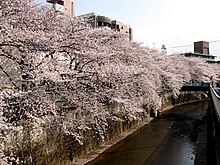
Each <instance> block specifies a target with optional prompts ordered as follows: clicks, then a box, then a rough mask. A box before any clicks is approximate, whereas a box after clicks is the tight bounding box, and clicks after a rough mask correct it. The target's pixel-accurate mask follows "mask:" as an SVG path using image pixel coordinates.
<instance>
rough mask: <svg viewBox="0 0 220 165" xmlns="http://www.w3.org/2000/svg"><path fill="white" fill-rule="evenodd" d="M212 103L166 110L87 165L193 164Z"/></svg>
mask: <svg viewBox="0 0 220 165" xmlns="http://www.w3.org/2000/svg"><path fill="white" fill-rule="evenodd" d="M208 103H209V102H198V103H191V104H186V105H182V106H177V107H174V108H172V109H170V110H167V111H164V112H163V113H162V114H161V115H160V116H159V117H158V118H155V119H154V120H152V121H151V122H150V124H148V125H146V126H144V127H142V128H141V129H140V130H138V131H136V132H135V133H133V134H132V135H130V136H128V137H127V138H125V139H124V140H122V141H120V142H119V143H117V144H115V145H113V146H112V147H111V148H109V149H107V150H106V151H105V152H103V153H102V154H101V155H99V156H98V157H97V158H96V159H94V160H93V161H91V162H89V163H87V165H193V164H194V159H195V143H196V140H197V137H198V133H199V131H200V129H199V126H200V125H201V124H202V123H203V122H204V120H205V119H204V116H205V113H206V110H207V108H208Z"/></svg>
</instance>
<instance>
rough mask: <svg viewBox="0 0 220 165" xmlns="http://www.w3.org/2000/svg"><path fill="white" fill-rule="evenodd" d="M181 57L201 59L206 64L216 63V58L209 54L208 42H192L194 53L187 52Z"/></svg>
mask: <svg viewBox="0 0 220 165" xmlns="http://www.w3.org/2000/svg"><path fill="white" fill-rule="evenodd" d="M181 55H184V56H186V57H197V58H203V59H205V60H206V62H208V63H217V61H215V58H216V56H214V55H210V54H209V42H206V41H198V42H194V53H192V52H188V53H183V54H181Z"/></svg>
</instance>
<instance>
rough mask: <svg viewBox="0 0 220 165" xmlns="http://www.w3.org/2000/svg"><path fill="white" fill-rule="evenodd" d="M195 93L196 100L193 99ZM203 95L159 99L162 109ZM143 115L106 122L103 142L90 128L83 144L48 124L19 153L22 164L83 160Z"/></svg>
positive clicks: (51, 164) (117, 110) (68, 163)
mask: <svg viewBox="0 0 220 165" xmlns="http://www.w3.org/2000/svg"><path fill="white" fill-rule="evenodd" d="M195 94H196V95H197V97H195ZM198 96H199V97H198ZM203 96H204V98H206V97H205V95H203V94H202V93H197V92H182V93H181V95H180V97H178V98H174V97H173V96H172V94H170V93H168V94H164V95H163V96H162V105H163V106H162V110H163V109H164V108H167V107H170V106H174V105H177V104H182V103H186V102H190V101H195V100H200V99H204V98H203ZM121 108H122V106H121V105H120V104H117V103H114V104H113V105H111V106H109V107H108V108H107V109H108V110H111V111H114V112H115V115H116V116H118V117H121V116H122V115H123V114H121V113H120V112H121V111H122V110H121ZM146 112H148V114H146V115H143V118H142V119H141V120H134V121H132V122H129V121H126V120H124V121H113V120H108V126H109V127H108V131H107V132H106V134H105V138H104V139H102V138H100V137H99V135H97V133H96V131H95V130H93V129H88V130H86V131H82V132H81V134H82V135H83V137H84V140H83V145H80V144H79V143H77V142H76V139H74V138H73V137H72V136H67V135H65V134H64V133H63V132H62V130H59V129H55V128H54V127H56V124H54V125H49V126H48V127H47V128H44V129H41V130H40V129H39V130H35V131H34V132H40V136H39V137H40V138H39V139H35V140H30V142H29V143H28V144H26V146H27V145H29V146H28V147H26V148H23V149H22V151H20V156H21V157H23V159H25V160H26V162H25V164H27V165H28V164H35V165H44V164H45V165H60V164H62V165H71V164H72V163H71V162H72V161H73V160H74V159H75V158H80V157H82V156H83V155H85V154H86V153H89V152H91V151H92V150H94V149H95V148H97V147H98V146H100V145H101V144H103V143H104V142H106V141H110V140H112V139H114V138H115V137H117V136H119V135H120V134H121V133H123V132H125V131H127V130H130V129H132V128H134V127H135V126H137V125H139V124H141V123H142V122H143V121H144V120H146V119H147V118H149V110H146ZM35 129H36V128H35ZM51 130H53V132H51ZM54 130H57V131H54ZM30 155H31V157H30Z"/></svg>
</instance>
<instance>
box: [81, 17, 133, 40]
mask: <svg viewBox="0 0 220 165" xmlns="http://www.w3.org/2000/svg"><path fill="white" fill-rule="evenodd" d="M79 17H82V18H86V20H87V22H88V23H89V24H91V26H92V27H93V28H98V27H105V28H109V29H112V30H116V31H119V32H122V33H125V34H127V35H128V38H129V40H133V30H132V28H131V27H130V26H129V25H125V24H124V23H122V22H120V21H118V20H112V19H111V18H109V17H106V16H102V15H99V14H96V13H88V14H84V15H80V16H79Z"/></svg>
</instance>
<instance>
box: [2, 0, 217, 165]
mask: <svg viewBox="0 0 220 165" xmlns="http://www.w3.org/2000/svg"><path fill="white" fill-rule="evenodd" d="M0 32H1V33H0V58H1V61H5V62H4V63H0V72H1V75H4V76H3V77H4V79H7V80H8V81H7V83H9V84H10V86H11V93H7V92H5V91H6V90H5V88H4V86H3V85H2V86H0V87H1V98H0V101H1V103H0V110H1V113H0V124H1V131H0V132H1V134H0V140H1V144H3V145H2V146H4V147H1V148H0V156H1V157H2V159H1V160H0V161H2V162H7V161H9V162H10V161H11V162H13V163H15V164H16V163H21V162H23V163H30V162H31V157H33V156H34V154H32V153H31V151H32V150H33V148H31V149H29V148H27V146H29V147H31V146H33V144H34V143H33V141H37V138H38V137H39V136H41V130H46V131H48V132H47V133H48V134H51V135H53V134H54V132H56V133H57V134H58V136H56V137H55V135H54V139H55V140H54V141H56V140H57V141H61V140H62V139H63V137H64V136H68V137H69V136H71V137H72V139H73V140H74V141H75V142H76V143H78V144H79V145H83V138H84V137H83V132H85V131H86V130H91V129H92V130H94V132H95V134H96V136H97V138H99V139H105V138H106V137H107V136H108V135H107V132H108V129H109V122H108V121H109V120H111V121H127V122H131V121H133V120H141V119H142V118H144V117H145V116H146V115H147V114H148V112H149V110H150V109H153V110H155V111H156V110H159V109H160V106H161V96H162V95H163V94H164V93H168V92H171V93H172V94H173V95H174V96H176V97H177V96H178V94H179V93H180V92H179V91H180V88H181V86H182V84H183V83H184V82H187V81H190V80H192V79H193V80H197V81H209V79H210V76H211V75H212V76H215V74H217V75H219V73H216V72H214V71H215V70H217V69H216V68H218V66H217V65H210V64H207V63H205V62H204V61H202V60H194V59H189V58H186V57H183V56H180V55H172V56H164V55H162V54H161V53H160V52H159V51H157V50H154V49H151V48H148V47H145V46H142V45H141V44H140V43H136V42H130V41H129V40H128V39H127V38H126V36H125V35H123V34H120V33H118V32H115V31H111V30H107V29H102V28H99V29H93V28H91V27H90V26H89V25H88V24H87V23H86V22H85V21H84V20H81V19H80V18H75V17H68V16H66V15H64V14H62V13H59V12H55V11H53V10H50V9H48V8H46V7H43V6H38V5H36V4H34V3H33V2H32V1H29V0H2V1H1V2H0ZM6 63H7V64H10V65H11V67H13V68H16V69H15V70H11V69H7V68H10V67H9V66H8V65H5V64H6ZM218 70H219V69H218ZM12 73H13V74H12ZM214 73H215V74H214ZM117 106H120V108H119V109H117V108H116V107H117ZM109 107H110V108H109ZM56 138H57V139H56ZM13 142H14V143H13ZM22 150H25V151H26V152H29V154H30V155H27V156H25V157H22V154H20V155H19V153H20V152H22ZM31 154H32V155H31Z"/></svg>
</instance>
